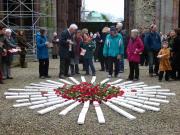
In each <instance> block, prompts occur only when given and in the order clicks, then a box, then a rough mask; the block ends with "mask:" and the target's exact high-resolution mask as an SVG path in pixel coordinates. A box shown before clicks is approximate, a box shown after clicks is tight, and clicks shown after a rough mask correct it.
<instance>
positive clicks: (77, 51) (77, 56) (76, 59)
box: [70, 30, 83, 75]
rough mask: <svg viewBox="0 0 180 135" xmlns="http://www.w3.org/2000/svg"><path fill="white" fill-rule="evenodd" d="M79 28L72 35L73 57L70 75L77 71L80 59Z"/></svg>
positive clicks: (77, 72)
mask: <svg viewBox="0 0 180 135" xmlns="http://www.w3.org/2000/svg"><path fill="white" fill-rule="evenodd" d="M82 40H83V39H82V36H81V30H78V31H77V32H76V34H75V35H74V36H73V42H74V45H73V57H72V58H71V62H70V63H71V66H70V67H71V75H74V74H80V73H79V59H80V50H81V49H80V43H81V42H82Z"/></svg>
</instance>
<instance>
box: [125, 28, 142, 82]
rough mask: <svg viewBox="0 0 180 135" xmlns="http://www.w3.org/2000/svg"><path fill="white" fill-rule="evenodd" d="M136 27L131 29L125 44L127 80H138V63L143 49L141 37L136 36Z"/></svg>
mask: <svg viewBox="0 0 180 135" xmlns="http://www.w3.org/2000/svg"><path fill="white" fill-rule="evenodd" d="M138 33H139V31H138V30H137V29H133V30H131V38H130V40H129V43H128V46H127V56H128V61H129V69H130V73H129V78H128V80H134V81H137V80H139V63H140V55H141V54H142V52H143V50H144V45H143V42H142V40H141V38H140V37H139V36H138Z"/></svg>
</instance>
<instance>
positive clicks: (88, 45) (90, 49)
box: [80, 33, 96, 76]
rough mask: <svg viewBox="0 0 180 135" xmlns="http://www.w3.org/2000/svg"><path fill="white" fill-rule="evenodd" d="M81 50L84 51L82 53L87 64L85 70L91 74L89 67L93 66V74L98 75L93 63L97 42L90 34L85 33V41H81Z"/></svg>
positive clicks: (87, 73)
mask: <svg viewBox="0 0 180 135" xmlns="http://www.w3.org/2000/svg"><path fill="white" fill-rule="evenodd" d="M80 47H81V51H82V52H84V53H83V54H82V52H81V55H83V59H84V64H85V70H86V74H85V75H89V67H90V68H91V72H92V76H95V75H96V70H95V67H94V64H93V54H94V51H95V48H96V44H95V43H94V42H93V41H92V38H91V37H90V36H89V34H87V33H84V35H83V42H81V45H80Z"/></svg>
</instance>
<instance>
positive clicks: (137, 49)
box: [127, 37, 144, 63]
mask: <svg viewBox="0 0 180 135" xmlns="http://www.w3.org/2000/svg"><path fill="white" fill-rule="evenodd" d="M143 51H144V44H143V42H142V40H141V38H140V37H137V38H136V39H134V40H133V39H131V38H130V39H129V43H128V46H127V56H128V60H129V61H130V62H137V63H140V55H141V53H142V52H143Z"/></svg>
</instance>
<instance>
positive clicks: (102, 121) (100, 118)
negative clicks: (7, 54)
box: [93, 101, 105, 124]
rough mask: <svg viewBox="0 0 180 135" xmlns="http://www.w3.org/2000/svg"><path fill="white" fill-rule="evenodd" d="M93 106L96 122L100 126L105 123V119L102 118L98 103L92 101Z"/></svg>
mask: <svg viewBox="0 0 180 135" xmlns="http://www.w3.org/2000/svg"><path fill="white" fill-rule="evenodd" d="M93 105H94V107H95V110H96V114H97V118H98V122H99V123H100V124H103V123H105V118H104V115H103V112H102V110H101V107H100V105H99V103H98V102H97V101H94V102H93Z"/></svg>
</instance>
